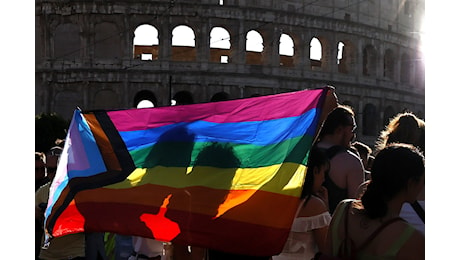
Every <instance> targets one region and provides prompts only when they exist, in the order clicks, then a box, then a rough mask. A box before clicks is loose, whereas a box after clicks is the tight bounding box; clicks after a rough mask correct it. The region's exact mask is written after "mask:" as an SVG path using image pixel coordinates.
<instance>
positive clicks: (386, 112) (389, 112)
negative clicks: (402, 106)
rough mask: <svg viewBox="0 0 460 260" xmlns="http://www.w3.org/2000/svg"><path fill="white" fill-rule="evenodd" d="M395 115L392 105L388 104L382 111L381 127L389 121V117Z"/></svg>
mask: <svg viewBox="0 0 460 260" xmlns="http://www.w3.org/2000/svg"><path fill="white" fill-rule="evenodd" d="M395 115H396V111H395V109H394V108H393V107H392V106H388V107H386V108H385V110H384V111H383V121H382V128H383V127H385V126H386V125H387V124H388V123H389V122H390V119H391V118H393V117H394V116H395Z"/></svg>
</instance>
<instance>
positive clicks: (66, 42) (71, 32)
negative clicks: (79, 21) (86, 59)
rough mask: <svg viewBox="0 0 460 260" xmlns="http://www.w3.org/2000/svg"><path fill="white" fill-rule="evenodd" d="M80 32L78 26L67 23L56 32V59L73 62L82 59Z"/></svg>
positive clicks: (57, 28)
mask: <svg viewBox="0 0 460 260" xmlns="http://www.w3.org/2000/svg"><path fill="white" fill-rule="evenodd" d="M80 49H81V46H80V31H79V29H78V26H77V25H76V24H72V23H65V24H61V25H59V26H58V27H56V30H55V32H54V58H56V59H58V60H73V59H75V58H79V57H80Z"/></svg>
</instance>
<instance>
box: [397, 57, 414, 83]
mask: <svg viewBox="0 0 460 260" xmlns="http://www.w3.org/2000/svg"><path fill="white" fill-rule="evenodd" d="M411 66H412V62H411V59H410V56H409V54H407V53H403V54H402V55H401V73H400V82H401V83H409V82H410V78H411Z"/></svg>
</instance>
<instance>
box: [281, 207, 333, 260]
mask: <svg viewBox="0 0 460 260" xmlns="http://www.w3.org/2000/svg"><path fill="white" fill-rule="evenodd" d="M331 218H332V217H331V214H330V213H329V212H327V211H326V212H323V213H321V214H319V215H316V216H312V217H297V218H295V219H294V222H293V224H292V227H291V232H290V233H289V237H288V239H287V241H286V244H284V248H283V251H282V252H281V254H279V255H277V256H273V260H291V259H308V260H310V259H312V258H313V257H314V256H315V254H316V253H317V252H318V246H317V245H316V242H315V239H314V237H313V230H314V229H318V228H322V227H325V226H328V225H329V223H330V222H331Z"/></svg>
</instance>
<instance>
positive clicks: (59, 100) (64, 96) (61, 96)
mask: <svg viewBox="0 0 460 260" xmlns="http://www.w3.org/2000/svg"><path fill="white" fill-rule="evenodd" d="M53 100H54V102H55V103H54V110H52V111H59V114H61V115H62V116H63V117H64V118H65V119H71V118H72V115H73V113H74V111H75V109H77V107H80V108H82V109H85V108H84V107H82V106H83V96H82V95H81V94H80V93H79V91H78V90H75V91H71V90H64V91H61V92H59V93H57V94H56V96H55V97H54V99H53ZM70 100H71V101H72V102H69V101H70Z"/></svg>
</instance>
